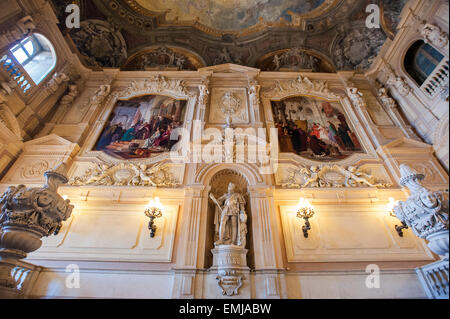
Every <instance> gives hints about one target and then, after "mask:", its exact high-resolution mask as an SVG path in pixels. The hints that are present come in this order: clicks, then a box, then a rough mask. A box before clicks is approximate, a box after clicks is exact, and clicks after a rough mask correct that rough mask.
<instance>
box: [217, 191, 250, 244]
mask: <svg viewBox="0 0 450 319" xmlns="http://www.w3.org/2000/svg"><path fill="white" fill-rule="evenodd" d="M235 188H236V186H235V185H234V184H233V183H230V184H229V185H228V192H227V193H225V194H224V195H223V196H221V197H220V198H218V199H216V198H215V197H214V195H213V194H210V195H209V197H210V198H211V199H212V201H213V202H214V203H215V204H216V205H217V209H216V214H215V218H214V224H215V226H216V228H215V233H216V238H218V240H217V241H216V242H215V243H214V244H215V245H216V246H219V245H236V246H240V247H242V248H245V245H246V235H247V214H246V213H245V199H244V196H243V195H242V194H240V193H238V192H236V191H235Z"/></svg>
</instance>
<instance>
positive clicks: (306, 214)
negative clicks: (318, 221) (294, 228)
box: [297, 197, 314, 238]
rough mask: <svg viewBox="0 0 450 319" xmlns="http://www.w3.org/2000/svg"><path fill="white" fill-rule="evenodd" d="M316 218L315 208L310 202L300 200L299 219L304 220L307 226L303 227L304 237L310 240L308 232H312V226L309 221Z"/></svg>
mask: <svg viewBox="0 0 450 319" xmlns="http://www.w3.org/2000/svg"><path fill="white" fill-rule="evenodd" d="M313 216H314V207H313V206H312V205H311V204H310V203H309V202H308V200H306V199H304V198H303V197H302V198H300V200H299V201H298V204H297V217H298V218H303V219H304V220H305V225H303V227H302V230H303V236H304V237H305V238H308V231H309V230H311V224H310V223H309V219H310V218H311V217H313Z"/></svg>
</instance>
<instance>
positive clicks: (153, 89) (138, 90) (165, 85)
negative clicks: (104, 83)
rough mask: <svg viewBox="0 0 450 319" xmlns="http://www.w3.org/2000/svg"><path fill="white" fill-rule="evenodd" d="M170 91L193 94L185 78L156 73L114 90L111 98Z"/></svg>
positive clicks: (179, 94) (169, 92)
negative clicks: (175, 78) (179, 78)
mask: <svg viewBox="0 0 450 319" xmlns="http://www.w3.org/2000/svg"><path fill="white" fill-rule="evenodd" d="M162 92H164V93H168V94H173V95H177V96H182V97H190V96H193V94H192V93H191V92H189V91H188V90H187V88H186V82H185V81H183V80H171V79H168V78H166V77H165V76H162V75H159V74H158V75H155V76H153V77H151V78H150V79H145V80H144V81H133V82H131V84H130V85H129V86H128V87H126V88H125V89H122V90H117V91H115V92H113V93H112V94H111V95H110V96H109V98H110V99H114V98H116V99H117V98H128V97H131V96H134V95H138V94H151V93H162Z"/></svg>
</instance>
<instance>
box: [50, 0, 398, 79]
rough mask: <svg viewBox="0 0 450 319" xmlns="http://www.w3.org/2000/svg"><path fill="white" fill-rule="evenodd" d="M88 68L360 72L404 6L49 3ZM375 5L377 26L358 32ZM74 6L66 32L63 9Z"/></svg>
mask: <svg viewBox="0 0 450 319" xmlns="http://www.w3.org/2000/svg"><path fill="white" fill-rule="evenodd" d="M51 1H52V4H53V7H54V10H55V13H56V15H57V16H58V18H59V21H61V23H60V28H61V31H62V32H63V34H65V35H66V40H67V41H68V43H69V45H71V47H72V48H73V50H74V52H76V53H77V54H78V55H79V57H80V60H81V61H82V62H83V63H84V64H85V65H86V66H87V67H89V68H92V69H94V70H101V69H103V68H111V67H112V68H121V69H122V70H148V69H152V70H164V69H165V70H195V69H198V68H201V67H204V66H211V65H217V64H223V63H234V64H240V65H244V66H249V67H255V68H259V69H261V70H263V71H275V70H279V71H295V72H298V71H306V70H309V71H312V72H336V71H341V70H356V71H364V70H367V69H368V68H369V67H370V66H371V63H372V62H371V61H372V60H373V58H374V57H376V55H377V54H378V53H379V51H380V50H381V47H382V46H383V44H384V43H385V41H386V39H388V38H391V39H392V38H393V37H394V36H395V34H396V31H397V30H396V26H397V25H398V22H399V19H400V13H401V11H402V10H404V7H405V5H406V3H407V0H398V1H392V0H51ZM374 2H375V3H378V5H379V7H380V9H381V27H380V28H378V29H377V28H375V29H369V28H367V27H366V19H367V16H368V13H367V12H366V8H367V6H368V5H369V4H373V3H374ZM69 3H77V4H78V5H80V8H81V20H82V21H81V28H79V29H67V28H66V27H65V24H64V21H65V20H66V17H67V13H66V12H65V10H64V9H65V7H66V6H67V4H69Z"/></svg>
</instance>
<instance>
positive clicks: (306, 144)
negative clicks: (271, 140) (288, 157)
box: [272, 96, 363, 161]
mask: <svg viewBox="0 0 450 319" xmlns="http://www.w3.org/2000/svg"><path fill="white" fill-rule="evenodd" d="M272 111H273V116H274V120H275V125H276V127H277V129H278V138H279V141H278V142H279V145H280V150H281V152H292V153H296V154H298V155H300V156H302V157H306V158H309V159H314V160H322V161H334V160H342V159H344V158H347V157H348V156H350V155H352V154H353V153H355V152H363V149H362V147H361V143H360V141H359V139H358V137H357V136H356V133H355V130H354V128H353V127H352V125H351V123H350V122H349V121H348V119H347V117H346V115H345V112H344V110H343V108H342V106H341V105H340V103H338V102H328V101H325V100H320V99H316V98H310V97H305V96H298V97H293V98H288V99H285V100H283V101H272Z"/></svg>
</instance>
